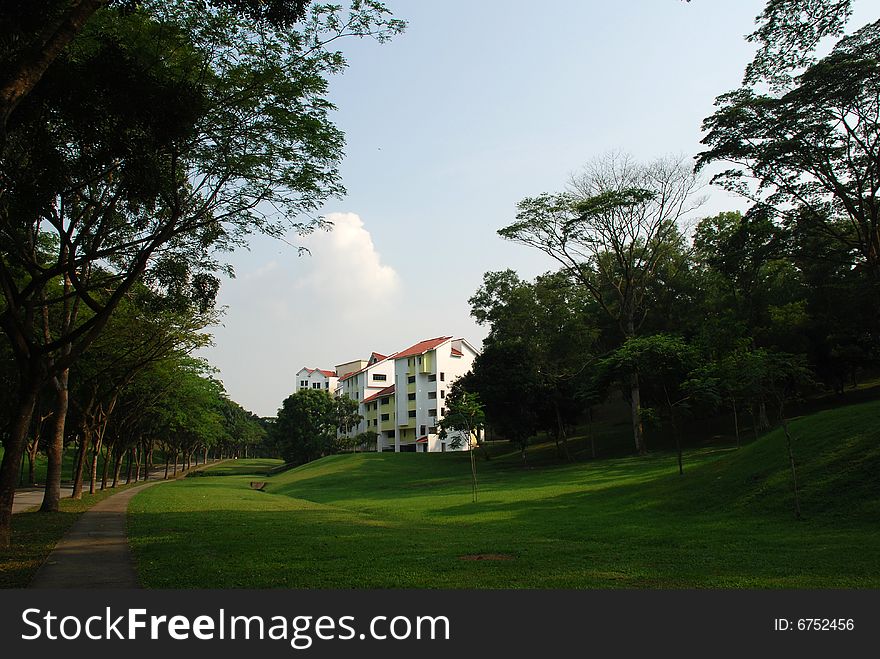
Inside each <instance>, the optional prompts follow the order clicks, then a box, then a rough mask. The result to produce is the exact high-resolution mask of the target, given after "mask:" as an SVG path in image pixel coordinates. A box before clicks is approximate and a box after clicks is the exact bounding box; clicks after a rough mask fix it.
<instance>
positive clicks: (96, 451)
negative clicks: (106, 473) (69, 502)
mask: <svg viewBox="0 0 880 659" xmlns="http://www.w3.org/2000/svg"><path fill="white" fill-rule="evenodd" d="M103 434H104V433H102V432H98V441H97V442H96V443H95V447H94V448H93V449H92V465H91V469H90V470H89V473H90V474H91V477H92V480H91V482H90V483H89V494H94V493H95V482H96V481H97V480H98V456H99V455H101V444H102V443H103V440H104V437H103Z"/></svg>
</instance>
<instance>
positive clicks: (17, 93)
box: [0, 0, 311, 143]
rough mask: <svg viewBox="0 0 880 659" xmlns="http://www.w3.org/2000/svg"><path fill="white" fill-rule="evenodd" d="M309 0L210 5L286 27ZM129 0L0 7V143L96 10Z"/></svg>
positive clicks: (234, 0) (230, 0)
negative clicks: (1, 30)
mask: <svg viewBox="0 0 880 659" xmlns="http://www.w3.org/2000/svg"><path fill="white" fill-rule="evenodd" d="M310 1H311V0H210V1H209V2H208V4H210V5H211V6H212V7H223V8H226V9H228V10H232V11H236V12H239V13H240V14H241V15H242V16H244V17H247V18H249V19H251V20H253V21H256V22H266V23H268V24H269V25H273V26H276V27H287V26H290V25H292V24H293V23H294V22H295V21H297V20H299V19H301V18H303V17H304V16H305V14H306V9H307V7H308V5H309V2H310ZM136 4H138V3H136V2H135V1H134V0H116V1H115V2H114V1H113V0H73V1H65V0H10V1H9V2H6V3H4V5H3V7H2V9H0V25H3V26H4V32H5V33H6V35H5V38H4V39H3V41H2V43H3V49H2V50H0V64H2V66H0V69H2V70H3V71H4V75H3V76H0V143H2V140H3V138H4V136H5V134H6V126H7V123H8V121H9V117H10V115H11V114H12V112H13V111H14V110H15V108H16V107H17V106H18V104H19V103H20V102H21V101H22V99H23V98H24V97H26V96H27V95H28V94H29V93H30V92H31V91H32V90H33V88H34V87H35V86H36V85H37V83H38V82H39V81H40V80H41V79H42V77H43V75H44V74H45V73H46V70H47V69H48V68H49V67H50V66H51V65H52V63H53V62H54V61H55V60H56V59H57V58H58V57H59V56H60V55H61V53H62V52H63V51H64V49H65V48H66V47H67V46H68V45H69V44H70V42H71V41H72V40H73V39H74V38H75V37H76V35H77V34H79V32H80V31H81V30H82V29H83V27H84V26H85V24H86V23H87V21H88V20H89V19H90V18H91V17H92V16H93V15H94V14H95V12H96V11H98V9H100V8H101V7H104V6H108V5H113V6H117V7H123V8H128V9H131V8H133V7H134V6H136Z"/></svg>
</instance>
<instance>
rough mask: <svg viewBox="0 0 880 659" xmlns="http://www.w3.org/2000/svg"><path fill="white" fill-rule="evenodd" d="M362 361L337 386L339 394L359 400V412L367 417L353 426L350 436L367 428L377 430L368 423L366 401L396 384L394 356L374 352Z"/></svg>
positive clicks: (340, 379)
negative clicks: (358, 366) (361, 363)
mask: <svg viewBox="0 0 880 659" xmlns="http://www.w3.org/2000/svg"><path fill="white" fill-rule="evenodd" d="M362 361H363V363H364V366H363V367H361V368H360V369H359V370H357V371H353V372H351V373H348V374H347V375H343V376H342V377H340V378H339V384H338V386H337V388H336V395H337V396H348V397H349V398H351V399H352V400H356V401H357V402H358V412H359V413H360V415H361V416H362V417H365V418H364V420H362V421H361V422H360V423H359V424H358V426H357V427H355V428H352V430H351V431H350V432H349V433H348V434H349V436H352V435H357V434H358V433H362V432H365V431H367V430H375V427H373V426H370V425H369V424H368V423H367V420H366V414H365V411H366V408H365V406H364V402H365V401H366V400H367V399H368V398H371V397H372V396H373V395H374V394H376V393H378V392H379V391H381V390H382V389H385V388H386V387H389V386H390V385H393V384H394V360H393V356H392V357H386V356H385V355H383V354H381V353H378V352H374V353H372V354H371V355H370V358H369V359H367V360H362ZM356 363H358V362H348V364H356ZM337 368H338V367H337Z"/></svg>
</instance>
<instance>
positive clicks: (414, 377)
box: [406, 375, 416, 384]
mask: <svg viewBox="0 0 880 659" xmlns="http://www.w3.org/2000/svg"><path fill="white" fill-rule="evenodd" d="M415 381H416V376H415V375H410V376H409V377H408V378H407V379H406V383H407V384H413V383H414V382H415Z"/></svg>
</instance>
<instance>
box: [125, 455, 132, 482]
mask: <svg viewBox="0 0 880 659" xmlns="http://www.w3.org/2000/svg"><path fill="white" fill-rule="evenodd" d="M132 451H134V449H133V448H130V449H128V471H127V473H126V474H125V484H126V485H128V484H129V483H131V470H132V468H133V467H134V460H133V459H132Z"/></svg>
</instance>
